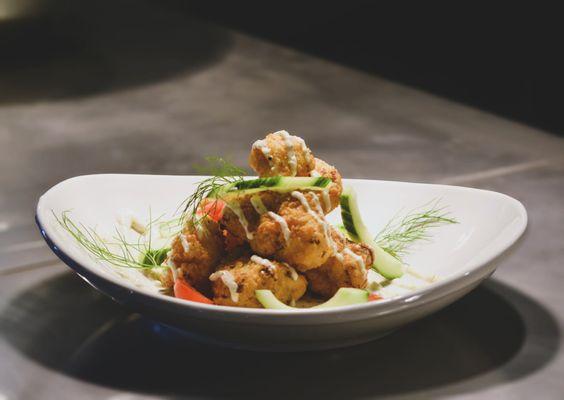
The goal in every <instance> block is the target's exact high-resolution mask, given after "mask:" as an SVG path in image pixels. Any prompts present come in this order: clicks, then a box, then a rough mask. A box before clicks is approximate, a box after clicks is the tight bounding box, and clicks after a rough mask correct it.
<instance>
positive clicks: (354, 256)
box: [343, 247, 366, 270]
mask: <svg viewBox="0 0 564 400" xmlns="http://www.w3.org/2000/svg"><path fill="white" fill-rule="evenodd" d="M343 253H345V254H346V255H348V256H350V257H351V258H352V259H353V260H354V261H355V262H356V264H357V265H358V266H359V267H360V269H361V270H365V269H366V264H364V259H363V258H362V257H361V256H359V255H358V254H356V253H355V252H354V251H352V250H351V249H349V248H348V247H345V249H344V250H343Z"/></svg>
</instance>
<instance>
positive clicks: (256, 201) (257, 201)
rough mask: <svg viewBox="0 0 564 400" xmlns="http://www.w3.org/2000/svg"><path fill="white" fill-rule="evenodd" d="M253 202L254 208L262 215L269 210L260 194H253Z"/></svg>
mask: <svg viewBox="0 0 564 400" xmlns="http://www.w3.org/2000/svg"><path fill="white" fill-rule="evenodd" d="M251 204H252V205H253V208H254V209H255V211H256V212H257V214H258V215H262V214H264V213H266V212H268V209H267V208H266V206H265V205H264V203H263V202H262V200H261V198H260V196H259V195H258V194H255V195H254V196H251Z"/></svg>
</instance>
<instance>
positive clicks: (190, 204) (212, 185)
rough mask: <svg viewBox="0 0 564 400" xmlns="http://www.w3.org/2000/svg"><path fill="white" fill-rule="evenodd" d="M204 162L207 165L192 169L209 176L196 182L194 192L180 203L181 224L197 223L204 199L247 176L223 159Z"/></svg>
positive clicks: (209, 158)
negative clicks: (181, 209) (182, 209)
mask: <svg viewBox="0 0 564 400" xmlns="http://www.w3.org/2000/svg"><path fill="white" fill-rule="evenodd" d="M205 160H206V162H207V165H205V166H201V165H195V166H194V169H195V170H196V171H197V172H198V173H201V174H203V175H206V174H209V175H211V176H210V177H209V178H205V179H203V180H201V181H200V182H198V185H197V186H196V189H195V190H194V192H193V193H192V194H191V195H190V197H188V198H187V199H186V200H184V202H183V203H182V205H181V208H184V211H183V212H182V220H183V222H184V221H186V220H188V221H190V222H192V223H194V224H196V223H198V222H199V221H200V220H201V218H198V217H197V211H198V209H199V208H200V204H201V203H202V201H203V200H204V199H206V198H207V197H209V196H210V195H211V194H213V193H217V192H219V190H220V189H221V188H222V187H224V186H225V185H229V184H233V183H236V182H239V181H243V180H244V176H245V175H247V171H245V170H244V169H242V168H239V167H237V166H236V165H234V164H233V163H231V162H230V161H228V160H226V159H224V158H221V157H211V156H210V157H206V158H205ZM203 216H205V215H203ZM203 216H201V217H203Z"/></svg>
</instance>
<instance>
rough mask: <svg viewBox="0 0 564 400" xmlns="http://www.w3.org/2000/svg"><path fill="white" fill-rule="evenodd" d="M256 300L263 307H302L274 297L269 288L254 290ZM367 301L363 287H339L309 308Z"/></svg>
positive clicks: (331, 306) (288, 308)
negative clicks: (326, 298)
mask: <svg viewBox="0 0 564 400" xmlns="http://www.w3.org/2000/svg"><path fill="white" fill-rule="evenodd" d="M255 294H256V296H257V300H258V301H259V302H260V304H262V306H263V307H264V308H268V309H271V310H303V308H297V307H290V306H288V305H286V304H284V303H282V302H281V301H280V300H278V299H277V298H276V296H275V295H274V293H272V292H271V291H270V290H256V291H255ZM367 301H368V292H367V291H366V290H363V289H355V288H340V289H339V290H337V293H335V295H334V296H333V297H331V298H330V299H329V300H327V301H326V302H325V303H321V304H319V305H317V306H314V307H311V308H334V307H342V306H350V305H353V304H362V303H366V302H367Z"/></svg>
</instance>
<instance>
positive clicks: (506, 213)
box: [36, 174, 527, 350]
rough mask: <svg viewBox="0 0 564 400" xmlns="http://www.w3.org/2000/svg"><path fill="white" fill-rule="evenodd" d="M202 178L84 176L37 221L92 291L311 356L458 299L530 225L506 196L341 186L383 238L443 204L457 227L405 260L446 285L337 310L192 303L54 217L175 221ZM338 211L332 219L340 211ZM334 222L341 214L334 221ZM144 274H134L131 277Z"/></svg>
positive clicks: (43, 205) (202, 335) (223, 338)
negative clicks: (93, 250)
mask: <svg viewBox="0 0 564 400" xmlns="http://www.w3.org/2000/svg"><path fill="white" fill-rule="evenodd" d="M203 178H204V177H202V176H159V175H113V174H105V175H87V176H79V177H75V178H71V179H68V180H66V181H63V182H61V183H59V184H57V185H56V186H54V187H52V188H51V189H50V190H48V191H47V192H46V193H45V194H44V195H43V196H42V197H41V198H40V199H39V203H38V205H37V213H36V220H37V224H38V226H39V229H40V230H41V233H42V235H43V237H44V238H45V240H46V242H47V244H48V245H49V247H50V248H51V249H52V250H53V251H54V252H55V254H57V256H58V257H59V258H60V259H61V260H62V261H63V262H65V263H66V264H67V265H68V266H69V267H71V268H72V269H73V270H75V271H76V272H77V273H78V274H79V275H80V276H81V277H82V278H84V280H86V281H87V282H88V283H89V284H91V285H92V286H94V287H95V288H96V289H98V290H100V291H101V292H103V293H105V294H107V295H108V296H110V297H111V298H113V299H114V300H116V301H118V302H119V303H122V304H124V305H126V306H127V307H129V308H131V309H132V310H134V311H136V312H139V313H142V314H144V315H147V316H149V317H150V318H152V319H155V320H158V321H161V322H163V323H165V324H168V325H172V326H174V327H177V328H180V329H182V330H184V331H186V332H187V333H189V334H190V335H191V336H193V337H196V338H198V339H202V340H206V341H208V342H214V343H218V344H224V345H229V346H232V347H238V348H247V349H266V350H315V349H324V348H333V347H344V346H349V345H352V344H357V343H362V342H366V341H369V340H373V339H375V338H378V337H380V336H383V335H385V334H386V333H388V332H390V331H392V330H394V329H397V328H399V327H400V326H402V325H404V324H407V323H409V322H411V321H414V320H416V319H419V318H422V317H424V316H426V315H429V314H430V313H432V312H434V311H437V310H439V309H440V308H442V307H445V306H446V305H448V304H450V303H452V302H454V301H455V300H457V299H459V298H460V297H462V296H463V295H465V294H466V293H468V292H469V291H470V290H472V289H473V288H475V287H476V286H477V285H478V284H479V283H480V282H481V281H482V280H484V279H485V278H487V277H488V276H490V275H491V274H492V273H493V272H494V270H495V268H496V265H497V263H498V262H499V260H500V259H501V257H502V256H503V255H504V254H506V253H507V250H509V248H510V247H512V245H514V244H515V243H516V242H517V240H518V239H519V237H520V236H521V235H522V234H523V232H524V231H525V228H526V226H527V213H526V211H525V208H524V207H523V205H522V204H521V203H520V202H519V201H517V200H515V199H513V198H511V197H509V196H506V195H503V194H500V193H496V192H490V191H485V190H478V189H470V188H464V187H456V186H445V185H432V184H420V183H405V182H388V181H377V180H357V179H348V180H345V184H348V185H351V186H353V187H354V188H355V190H356V191H357V194H358V200H359V206H360V209H361V211H362V213H363V218H364V220H365V222H366V224H367V225H368V226H370V227H371V228H372V231H373V232H377V231H378V230H379V229H380V228H381V227H382V226H383V225H384V224H385V223H386V222H388V221H389V220H390V219H392V218H393V217H394V216H395V215H396V214H397V213H398V212H401V211H402V210H403V211H409V210H413V209H416V208H419V207H421V206H422V205H424V204H428V203H429V202H431V201H433V200H436V199H440V202H441V204H443V205H446V206H448V211H449V213H450V214H451V215H452V216H454V217H455V218H456V219H457V220H458V222H459V223H458V224H455V225H448V226H443V227H441V228H438V229H435V230H434V231H433V232H432V235H433V236H432V240H431V241H430V242H428V243H424V244H422V245H419V246H418V248H414V249H412V254H411V255H410V256H408V257H407V258H406V262H408V263H409V264H410V265H411V266H412V267H413V268H414V269H416V270H417V271H420V272H421V273H423V274H427V275H438V276H440V279H439V280H438V281H437V282H435V283H433V284H429V285H427V286H425V287H421V288H419V289H416V290H413V291H407V290H404V291H403V292H401V291H400V292H398V294H397V295H396V296H393V297H392V298H389V299H385V300H382V301H377V302H370V303H367V304H361V305H354V306H347V307H341V308H334V309H316V310H313V309H312V310H308V309H304V310H302V311H299V312H295V311H286V310H264V309H245V308H236V307H225V306H214V305H206V304H200V303H192V302H187V301H183V300H180V299H176V298H172V297H169V296H165V295H163V294H161V293H159V291H158V289H157V288H156V287H155V286H154V285H152V284H151V282H150V281H149V280H147V279H145V278H144V277H143V276H142V275H141V274H140V273H139V272H137V271H135V270H128V271H121V272H120V271H116V268H113V267H109V266H107V265H104V264H103V263H100V262H99V261H97V260H95V259H93V258H92V257H91V256H90V255H89V254H88V253H87V252H86V251H85V250H84V249H83V248H82V247H80V246H79V245H78V244H77V242H76V241H75V239H74V238H73V237H72V236H71V235H69V234H68V233H67V232H66V231H65V230H64V229H62V228H61V227H60V225H59V224H58V222H57V221H56V218H55V216H54V214H55V215H60V214H61V213H62V212H63V211H66V210H71V211H72V214H71V215H72V218H73V220H75V221H77V222H80V223H83V224H84V225H85V226H89V227H96V229H97V230H101V231H106V232H110V231H112V230H113V229H115V226H116V217H117V216H118V214H119V212H120V210H124V209H127V210H129V211H128V212H131V213H134V214H136V215H139V216H143V215H148V212H149V210H150V213H151V214H152V215H161V214H166V215H171V214H172V213H174V212H175V211H177V210H178V206H179V204H181V203H182V201H183V200H184V199H185V198H186V197H187V196H188V195H190V193H192V191H193V189H194V187H195V185H196V183H197V182H198V181H200V180H201V179H203ZM335 214H336V215H335ZM330 217H331V218H333V219H334V220H338V212H337V213H333V214H332V215H331V216H330ZM135 274H136V275H138V276H134V275H135Z"/></svg>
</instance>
